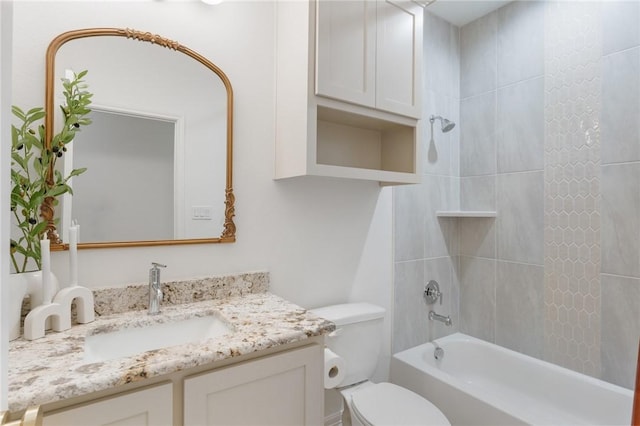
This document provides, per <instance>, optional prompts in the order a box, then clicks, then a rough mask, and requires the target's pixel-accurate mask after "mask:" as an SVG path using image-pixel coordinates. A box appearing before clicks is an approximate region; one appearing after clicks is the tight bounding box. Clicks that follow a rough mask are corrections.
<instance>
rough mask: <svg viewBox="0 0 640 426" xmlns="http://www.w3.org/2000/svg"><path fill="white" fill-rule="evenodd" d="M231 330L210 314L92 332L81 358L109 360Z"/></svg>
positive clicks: (224, 322)
mask: <svg viewBox="0 0 640 426" xmlns="http://www.w3.org/2000/svg"><path fill="white" fill-rule="evenodd" d="M232 332H233V327H232V326H231V325H230V324H228V323H227V322H226V321H224V320H222V319H220V318H218V317H216V316H213V315H210V316H204V317H192V318H187V319H179V320H175V321H171V320H168V322H164V323H153V324H149V325H144V326H140V327H132V328H126V329H121V330H116V331H111V332H106V333H98V334H92V335H88V336H86V338H85V343H84V361H85V363H91V362H102V361H109V360H112V359H116V358H122V357H127V356H131V355H135V354H138V353H141V352H146V351H151V350H154V349H161V348H166V347H170V346H176V345H183V344H186V343H194V342H199V341H204V340H207V339H212V338H215V337H219V336H222V335H225V334H229V333H232Z"/></svg>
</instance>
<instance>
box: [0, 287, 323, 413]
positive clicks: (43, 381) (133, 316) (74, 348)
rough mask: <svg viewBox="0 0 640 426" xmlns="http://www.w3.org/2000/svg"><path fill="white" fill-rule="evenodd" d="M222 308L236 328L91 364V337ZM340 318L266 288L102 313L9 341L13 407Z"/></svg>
mask: <svg viewBox="0 0 640 426" xmlns="http://www.w3.org/2000/svg"><path fill="white" fill-rule="evenodd" d="M211 314H214V315H217V316H219V317H220V318H222V319H224V320H226V321H227V322H228V323H229V324H230V325H231V326H232V327H233V329H234V332H233V333H232V334H229V335H224V336H221V337H219V338H215V339H209V340H205V341H201V342H197V343H189V344H184V345H180V346H174V347H169V348H163V349H158V350H153V351H149V352H143V353H140V354H137V355H135V356H130V357H126V358H119V359H115V360H111V361H104V362H95V363H86V362H85V361H84V360H83V357H84V341H85V336H87V335H90V334H95V333H100V332H108V331H112V330H116V329H120V328H125V327H132V326H133V327H135V326H140V325H145V324H149V323H154V322H169V321H175V320H180V319H185V318H190V317H194V316H203V315H211ZM334 329H335V325H334V324H333V323H332V322H330V321H327V320H324V319H321V318H318V317H316V316H315V315H313V314H311V313H308V312H307V311H306V310H305V309H303V308H301V307H299V306H297V305H294V304H292V303H290V302H287V301H286V300H284V299H282V298H280V297H278V296H275V295H273V294H270V293H267V292H261V293H257V294H243V295H240V296H232V297H226V298H222V299H213V300H206V301H200V302H194V303H185V304H179V305H171V306H163V307H162V311H161V313H160V314H159V315H154V316H149V315H147V312H146V311H140V310H138V311H129V312H121V313H115V314H111V315H104V316H101V317H99V318H97V319H96V320H95V321H94V322H92V323H89V324H81V325H75V326H73V327H72V328H71V329H70V330H67V331H64V332H59V333H55V332H52V333H47V335H46V336H45V337H44V338H42V339H38V340H33V341H27V340H23V339H22V338H20V339H17V340H14V341H12V342H10V345H9V377H8V381H9V395H8V396H9V410H10V411H12V412H15V411H20V410H23V409H25V408H27V407H29V406H34V405H39V404H44V403H49V402H54V401H59V400H62V399H67V398H72V397H76V396H80V395H84V394H88V393H91V392H95V391H100V390H105V389H109V388H113V387H115V386H119V385H123V384H126V383H131V382H136V381H141V380H144V379H146V378H151V377H156V376H160V375H163V374H168V373H172V372H175V371H180V370H184V369H187V368H191V367H196V366H199V365H205V364H208V363H212V362H215V361H220V360H224V359H228V358H232V357H237V356H240V355H245V354H249V353H253V352H256V351H260V350H264V349H268V348H273V347H276V346H279V345H283V344H287V343H293V342H298V341H302V340H305V339H307V338H310V337H313V336H320V335H323V334H326V333H328V332H331V331H333V330H334Z"/></svg>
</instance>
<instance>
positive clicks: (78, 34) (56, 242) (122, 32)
mask: <svg viewBox="0 0 640 426" xmlns="http://www.w3.org/2000/svg"><path fill="white" fill-rule="evenodd" d="M100 36H116V37H126V38H129V39H133V40H137V41H142V42H148V43H151V44H157V45H159V46H162V47H166V48H168V49H172V50H175V51H177V52H181V53H184V54H185V55H187V56H189V57H191V58H193V59H195V60H196V61H198V62H200V63H201V64H202V65H204V66H205V67H207V68H208V69H210V70H211V71H213V72H214V73H215V74H217V75H218V77H220V79H221V80H222V82H223V84H224V86H225V89H226V91H227V156H226V165H227V173H226V187H225V213H224V216H225V218H224V228H223V231H222V234H221V235H220V237H219V238H197V239H182V240H157V241H123V242H101V243H80V244H78V248H109V247H140V246H155V245H174V244H201V243H231V242H234V241H235V240H236V226H235V224H234V222H233V217H234V216H235V207H234V203H235V196H234V195H233V186H232V158H233V91H232V89H231V82H230V81H229V79H228V78H227V76H226V75H225V73H224V72H223V71H222V70H221V69H220V68H218V67H217V66H216V65H215V64H213V63H212V62H211V61H209V60H208V59H207V58H205V57H203V56H202V55H200V54H199V53H197V52H194V51H193V50H191V49H189V48H188V47H185V46H183V45H181V44H179V43H177V42H175V41H172V40H169V39H166V38H164V37H161V36H159V35H157V34H152V33H149V32H143V31H137V30H133V29H129V28H126V29H120V28H86V29H80V30H73V31H68V32H65V33H62V34H60V35H59V36H57V37H56V38H54V39H53V40H52V41H51V43H49V47H48V48H47V55H46V75H45V110H46V116H45V146H46V148H47V149H50V148H51V139H52V137H53V123H54V105H53V102H54V86H55V85H54V74H55V58H56V53H57V52H58V49H59V48H60V47H61V46H62V45H63V44H65V43H67V42H68V41H71V40H76V39H80V38H86V37H100ZM49 179H50V181H53V169H50V170H49ZM54 214H55V208H54V198H52V197H49V198H46V199H45V201H44V203H43V204H42V207H41V216H42V217H43V218H44V219H45V220H47V221H48V222H49V225H48V227H47V235H48V238H49V240H51V248H52V249H53V250H66V249H68V244H65V243H63V242H62V241H61V239H60V237H59V235H58V232H57V230H56V226H55V223H54Z"/></svg>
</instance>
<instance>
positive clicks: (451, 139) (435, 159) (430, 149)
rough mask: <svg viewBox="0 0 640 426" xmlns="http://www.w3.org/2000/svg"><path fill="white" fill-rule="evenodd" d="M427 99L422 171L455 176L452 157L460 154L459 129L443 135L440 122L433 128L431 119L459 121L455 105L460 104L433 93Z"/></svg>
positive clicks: (422, 122) (424, 112) (423, 126)
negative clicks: (458, 143) (442, 118)
mask: <svg viewBox="0 0 640 426" xmlns="http://www.w3.org/2000/svg"><path fill="white" fill-rule="evenodd" d="M425 98H426V99H425V101H426V102H425V105H423V117H425V118H423V119H422V120H421V122H420V126H422V136H423V137H422V140H423V149H422V153H423V158H422V164H423V170H422V171H423V173H424V174H435V175H445V176H452V175H454V173H453V170H452V166H453V164H454V163H453V159H452V156H453V155H457V154H458V151H457V149H456V148H455V146H456V145H457V140H458V139H459V137H460V136H459V132H458V129H456V128H455V127H454V129H453V130H452V131H449V132H447V133H443V132H442V130H441V126H440V121H439V120H435V121H434V123H433V126H432V125H431V122H430V120H429V117H431V115H435V116H441V117H445V118H447V119H449V120H454V121H455V120H457V115H458V110H457V108H456V107H455V104H456V103H458V99H457V98H453V97H451V96H447V95H443V94H439V93H438V92H433V91H430V92H428V96H426V97H425ZM456 127H457V126H456Z"/></svg>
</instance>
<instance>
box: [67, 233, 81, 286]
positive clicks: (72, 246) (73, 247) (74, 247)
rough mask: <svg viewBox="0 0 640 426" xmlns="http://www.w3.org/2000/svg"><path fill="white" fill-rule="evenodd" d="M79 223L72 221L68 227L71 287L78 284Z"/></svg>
mask: <svg viewBox="0 0 640 426" xmlns="http://www.w3.org/2000/svg"><path fill="white" fill-rule="evenodd" d="M79 228H80V225H78V224H77V222H75V221H74V222H73V225H72V226H71V227H70V228H69V275H70V277H71V279H70V281H71V282H70V285H71V287H73V286H77V285H78V231H79Z"/></svg>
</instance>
